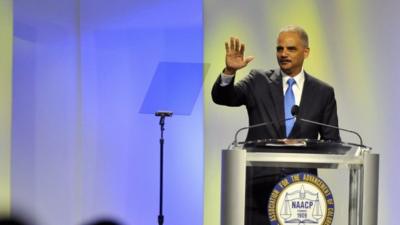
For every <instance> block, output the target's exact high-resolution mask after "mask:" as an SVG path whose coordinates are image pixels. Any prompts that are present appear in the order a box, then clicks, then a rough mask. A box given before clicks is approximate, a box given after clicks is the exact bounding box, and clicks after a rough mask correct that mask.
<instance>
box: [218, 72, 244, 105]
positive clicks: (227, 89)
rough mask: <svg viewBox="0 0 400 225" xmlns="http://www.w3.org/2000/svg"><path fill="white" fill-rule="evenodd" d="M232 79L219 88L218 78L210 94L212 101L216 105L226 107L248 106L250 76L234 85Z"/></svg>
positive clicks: (219, 78) (219, 77)
mask: <svg viewBox="0 0 400 225" xmlns="http://www.w3.org/2000/svg"><path fill="white" fill-rule="evenodd" d="M234 79H235V78H234ZM234 79H233V80H232V81H231V83H230V84H228V85H226V86H221V85H220V84H221V76H218V79H217V80H216V81H215V83H214V86H213V88H212V92H211V96H212V99H213V101H214V102H215V103H216V104H219V105H226V106H241V105H247V104H248V95H249V94H250V93H251V91H250V82H251V81H250V79H251V75H249V76H247V77H246V78H245V79H243V80H241V81H239V82H238V83H237V84H234Z"/></svg>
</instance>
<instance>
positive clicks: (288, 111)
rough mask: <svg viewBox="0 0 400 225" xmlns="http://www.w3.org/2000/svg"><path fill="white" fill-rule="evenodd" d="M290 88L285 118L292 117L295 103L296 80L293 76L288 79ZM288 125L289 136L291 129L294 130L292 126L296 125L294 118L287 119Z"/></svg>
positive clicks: (286, 93) (287, 135)
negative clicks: (294, 89)
mask: <svg viewBox="0 0 400 225" xmlns="http://www.w3.org/2000/svg"><path fill="white" fill-rule="evenodd" d="M287 83H288V88H287V90H286V92H285V119H287V118H292V117H293V116H292V112H291V110H292V107H293V105H294V104H295V100H294V93H293V89H292V87H293V84H295V83H296V81H295V80H294V79H293V78H290V79H289V80H288V81H287ZM285 125H286V137H289V134H290V131H292V128H293V126H294V119H292V120H286V121H285Z"/></svg>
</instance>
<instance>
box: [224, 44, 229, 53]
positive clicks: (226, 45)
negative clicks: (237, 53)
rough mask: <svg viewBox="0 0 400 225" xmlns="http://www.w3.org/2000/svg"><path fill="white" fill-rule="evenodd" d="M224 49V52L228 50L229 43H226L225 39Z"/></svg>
mask: <svg viewBox="0 0 400 225" xmlns="http://www.w3.org/2000/svg"><path fill="white" fill-rule="evenodd" d="M225 50H226V53H228V52H229V45H228V42H226V41H225Z"/></svg>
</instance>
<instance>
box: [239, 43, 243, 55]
mask: <svg viewBox="0 0 400 225" xmlns="http://www.w3.org/2000/svg"><path fill="white" fill-rule="evenodd" d="M240 54H242V55H244V44H241V45H240Z"/></svg>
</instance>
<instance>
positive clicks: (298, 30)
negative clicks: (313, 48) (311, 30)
mask: <svg viewBox="0 0 400 225" xmlns="http://www.w3.org/2000/svg"><path fill="white" fill-rule="evenodd" d="M283 32H294V33H297V34H298V35H299V36H300V39H301V41H302V42H303V45H304V47H306V48H308V35H307V32H306V31H305V30H304V29H303V28H302V27H300V26H297V25H289V26H286V27H284V28H282V29H281V30H280V31H279V34H280V33H283Z"/></svg>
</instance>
